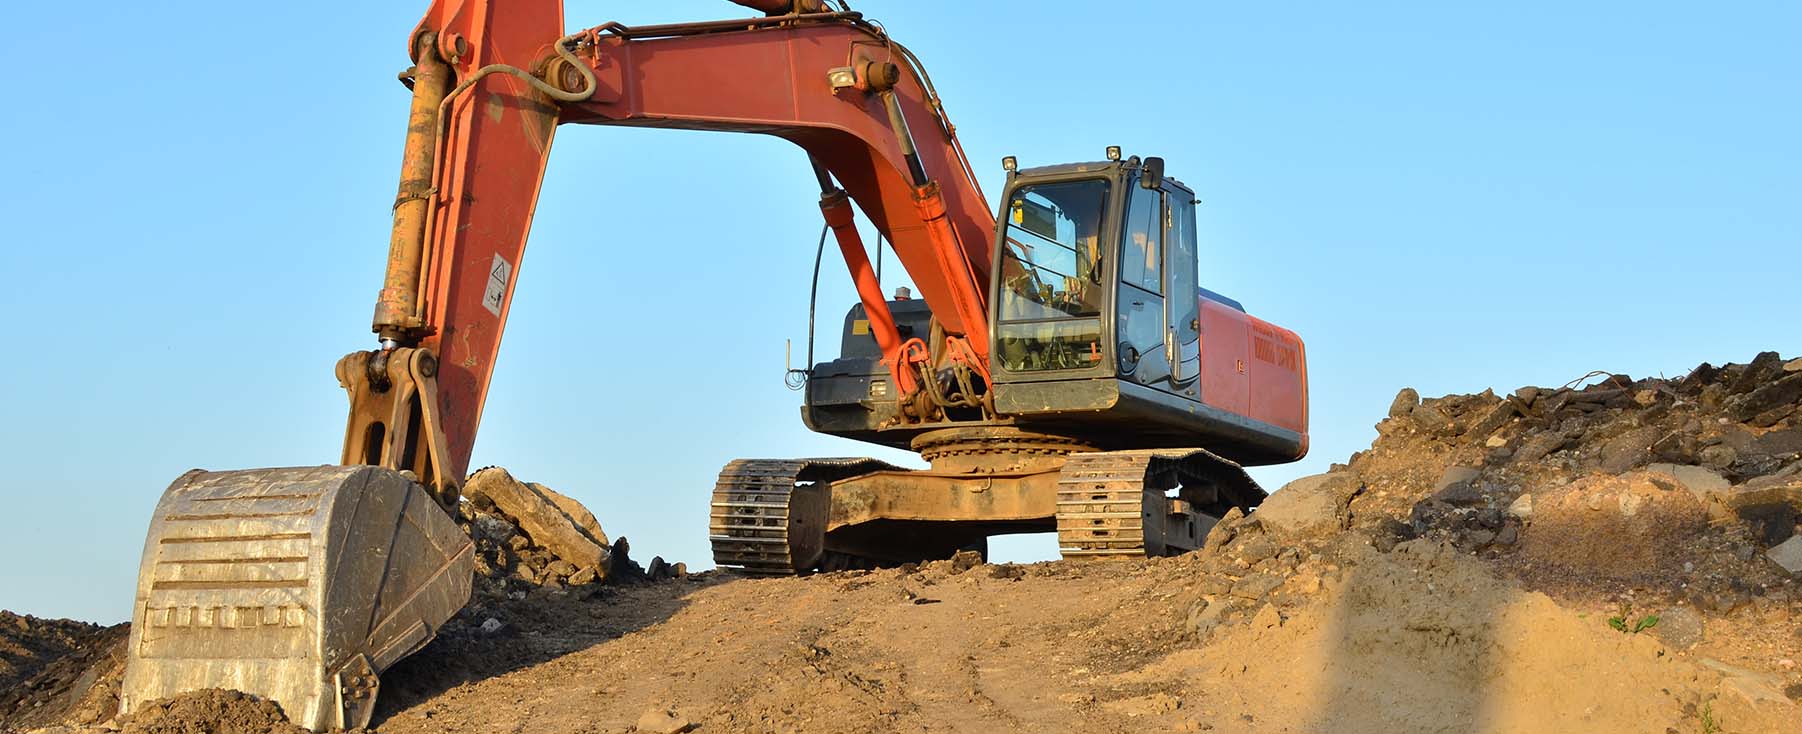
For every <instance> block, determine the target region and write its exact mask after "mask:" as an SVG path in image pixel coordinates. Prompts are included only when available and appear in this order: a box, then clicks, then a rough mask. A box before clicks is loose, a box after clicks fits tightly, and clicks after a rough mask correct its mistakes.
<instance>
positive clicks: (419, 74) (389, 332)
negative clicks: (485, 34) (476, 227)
mask: <svg viewBox="0 0 1802 734" xmlns="http://www.w3.org/2000/svg"><path fill="white" fill-rule="evenodd" d="M416 40H417V45H416V46H415V47H414V48H415V51H416V53H415V56H416V57H417V59H416V62H415V65H414V67H413V103H412V106H411V107H410V108H409V110H408V113H407V142H406V146H405V148H403V152H402V154H401V164H400V191H399V192H398V193H397V194H395V197H394V228H393V230H392V231H391V233H390V234H389V237H388V270H387V273H386V275H385V276H384V277H383V279H382V292H381V295H380V296H378V297H377V298H376V302H375V319H374V324H373V325H372V327H371V328H372V330H373V331H375V333H376V334H377V335H379V336H380V337H381V340H382V343H383V345H385V346H396V345H406V344H408V343H409V342H410V341H411V340H413V339H416V338H418V337H419V336H421V334H420V333H419V332H420V330H421V329H422V328H423V327H424V325H425V321H424V319H423V318H422V317H421V315H420V304H419V281H420V278H421V275H422V271H423V267H422V263H423V261H424V259H425V242H426V231H425V227H426V219H427V214H428V213H429V212H430V211H431V208H432V197H433V193H434V192H433V189H432V158H433V156H434V155H435V151H436V149H437V146H438V111H439V103H440V102H443V101H444V95H445V93H446V92H447V91H448V90H449V89H450V82H451V71H450V67H449V65H447V64H445V63H444V60H443V59H441V58H439V57H438V50H437V47H438V43H437V40H438V37H437V34H435V33H422V34H420V35H419V38H418V39H416Z"/></svg>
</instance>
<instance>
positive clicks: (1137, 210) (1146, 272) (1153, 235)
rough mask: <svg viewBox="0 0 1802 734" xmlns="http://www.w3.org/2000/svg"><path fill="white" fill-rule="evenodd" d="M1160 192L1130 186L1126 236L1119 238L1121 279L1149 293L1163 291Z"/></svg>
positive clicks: (1162, 230) (1162, 227)
mask: <svg viewBox="0 0 1802 734" xmlns="http://www.w3.org/2000/svg"><path fill="white" fill-rule="evenodd" d="M1160 197H1161V194H1160V193H1159V192H1158V191H1155V190H1152V189H1142V188H1139V187H1137V186H1135V187H1133V192H1132V206H1131V208H1129V209H1128V210H1127V214H1126V236H1124V237H1122V238H1121V240H1120V280H1121V282H1124V283H1129V284H1131V285H1135V286H1138V287H1140V288H1143V289H1145V290H1147V291H1150V292H1152V293H1162V292H1163V273H1162V272H1161V270H1162V264H1163V261H1164V260H1163V248H1162V247H1161V246H1160V245H1161V240H1162V238H1163V233H1164V222H1163V218H1162V214H1163V211H1162V209H1163V207H1161V206H1159V205H1160V204H1162V203H1163V202H1162V201H1161V200H1160Z"/></svg>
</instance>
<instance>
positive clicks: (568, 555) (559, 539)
mask: <svg viewBox="0 0 1802 734" xmlns="http://www.w3.org/2000/svg"><path fill="white" fill-rule="evenodd" d="M463 492H464V494H467V495H469V498H470V499H471V500H472V501H474V502H477V503H480V502H483V501H487V502H492V503H494V506H495V507H498V508H500V510H501V511H502V512H505V513H507V515H508V516H510V517H512V518H513V519H514V520H517V521H518V522H519V526H520V529H522V530H524V531H525V532H526V534H527V535H530V536H532V540H533V542H535V543H537V544H538V545H541V546H544V547H545V548H546V549H548V550H549V551H550V552H551V553H554V554H556V555H557V557H558V558H561V559H563V560H565V561H569V562H570V563H572V564H575V565H576V566H577V567H580V568H595V569H604V568H608V566H609V564H608V560H609V557H610V552H609V550H608V547H607V546H606V545H604V544H602V543H601V542H598V540H599V539H598V538H596V537H594V536H595V535H598V534H600V523H598V522H595V521H594V516H593V515H591V514H589V513H588V511H587V510H585V509H581V505H580V504H579V503H577V502H576V501H575V500H572V499H569V498H568V497H563V496H562V495H559V494H557V493H555V492H551V491H550V490H548V489H545V488H544V487H543V486H542V485H536V484H526V483H524V482H521V481H519V480H517V479H514V478H513V475H511V474H508V473H507V470H505V469H501V468H498V467H490V468H487V469H483V470H481V471H479V472H476V473H475V475H474V476H471V477H470V478H469V484H468V485H466V486H465V487H464V488H463ZM553 495H554V496H555V497H556V498H560V499H562V500H563V502H564V503H566V504H569V505H573V506H574V507H575V508H577V509H579V510H580V514H581V515H582V516H584V517H586V518H587V522H588V523H591V524H592V529H590V528H585V527H583V524H582V523H581V522H578V521H577V520H576V519H575V518H573V517H571V515H570V513H567V512H565V511H564V510H563V507H562V505H560V504H559V503H558V502H557V500H556V499H553ZM601 537H602V538H604V537H606V536H605V535H601Z"/></svg>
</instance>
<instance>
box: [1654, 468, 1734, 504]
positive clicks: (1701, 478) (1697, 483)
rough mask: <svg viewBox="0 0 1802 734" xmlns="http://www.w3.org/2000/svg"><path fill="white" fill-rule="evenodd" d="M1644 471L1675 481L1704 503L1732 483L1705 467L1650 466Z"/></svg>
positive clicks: (1725, 489)
mask: <svg viewBox="0 0 1802 734" xmlns="http://www.w3.org/2000/svg"><path fill="white" fill-rule="evenodd" d="M1646 471H1649V472H1653V473H1656V474H1663V475H1665V476H1668V477H1670V478H1672V479H1675V480H1677V482H1678V483H1679V484H1682V485H1683V486H1684V488H1685V489H1688V490H1689V491H1690V493H1691V494H1694V495H1695V496H1696V499H1698V500H1701V501H1702V502H1704V503H1706V502H1708V498H1709V496H1710V495H1714V494H1718V493H1720V492H1725V491H1727V488H1728V487H1731V486H1733V483H1732V482H1729V481H1727V478H1726V477H1723V476H1721V474H1720V472H1717V471H1715V470H1713V469H1710V468H1708V467H1705V466H1693V465H1684V464H1652V465H1649V466H1647V467H1646Z"/></svg>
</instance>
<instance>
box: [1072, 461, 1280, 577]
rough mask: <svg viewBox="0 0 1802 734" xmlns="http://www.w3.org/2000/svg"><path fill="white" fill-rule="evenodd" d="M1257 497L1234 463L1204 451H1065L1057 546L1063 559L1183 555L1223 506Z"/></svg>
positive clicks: (1244, 506) (1249, 504)
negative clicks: (1170, 493)
mask: <svg viewBox="0 0 1802 734" xmlns="http://www.w3.org/2000/svg"><path fill="white" fill-rule="evenodd" d="M1172 489H1176V490H1178V496H1176V497H1168V496H1166V493H1167V492H1168V491H1169V490H1172ZM1264 496H1265V493H1264V490H1263V489H1262V488H1260V487H1259V486H1258V484H1257V482H1256V481H1254V480H1253V479H1252V478H1251V476H1250V475H1247V474H1246V473H1245V470H1244V469H1243V468H1241V467H1240V466H1239V465H1238V464H1235V463H1233V462H1231V461H1228V460H1226V459H1224V458H1221V457H1220V456H1218V455H1215V454H1213V453H1211V452H1209V451H1206V450H1203V449H1153V450H1140V451H1107V452H1095V453H1080V454H1071V455H1070V456H1069V458H1068V459H1066V460H1065V463H1064V468H1063V471H1062V472H1061V473H1060V476H1059V477H1058V489H1057V538H1058V548H1059V551H1060V552H1061V553H1062V555H1063V557H1065V558H1144V557H1146V556H1161V555H1173V554H1176V553H1182V552H1185V551H1188V550H1192V549H1194V548H1196V547H1199V545H1200V542H1201V539H1202V538H1203V537H1205V536H1206V534H1207V531H1208V529H1209V528H1211V527H1212V526H1213V522H1214V520H1216V519H1217V518H1218V517H1219V516H1220V515H1221V514H1222V513H1224V512H1225V511H1226V510H1227V509H1228V508H1231V507H1238V508H1240V509H1241V510H1247V511H1249V510H1250V509H1251V508H1253V507H1256V506H1257V505H1258V504H1259V503H1261V502H1263V499H1264Z"/></svg>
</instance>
